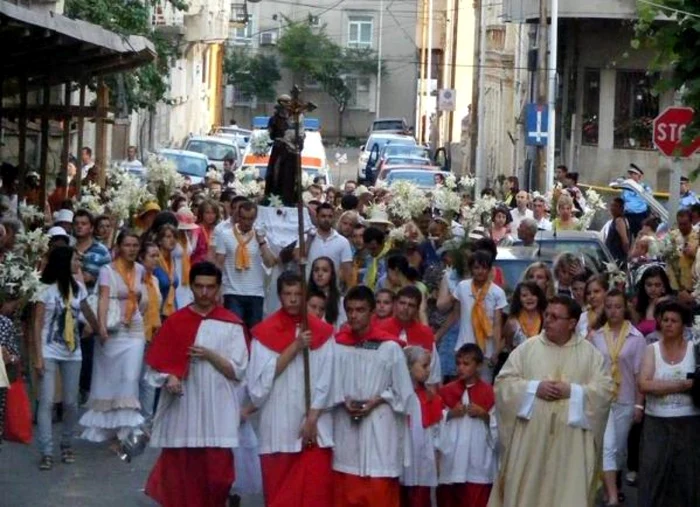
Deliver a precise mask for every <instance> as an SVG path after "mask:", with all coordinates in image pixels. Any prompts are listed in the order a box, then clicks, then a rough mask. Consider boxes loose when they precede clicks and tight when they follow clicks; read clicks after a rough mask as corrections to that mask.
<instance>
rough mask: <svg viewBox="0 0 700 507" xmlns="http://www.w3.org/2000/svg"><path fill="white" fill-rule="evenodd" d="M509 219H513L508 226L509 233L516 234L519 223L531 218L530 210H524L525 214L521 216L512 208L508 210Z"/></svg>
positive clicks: (518, 211) (516, 209) (517, 210)
mask: <svg viewBox="0 0 700 507" xmlns="http://www.w3.org/2000/svg"><path fill="white" fill-rule="evenodd" d="M510 217H511V218H512V219H513V221H512V222H511V224H510V231H511V233H513V234H516V232H517V230H518V227H519V226H520V222H522V221H523V220H524V219H526V218H532V210H531V209H526V210H525V213H522V214H521V213H520V210H519V209H518V208H513V209H512V210H510Z"/></svg>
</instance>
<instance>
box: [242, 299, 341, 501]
mask: <svg viewBox="0 0 700 507" xmlns="http://www.w3.org/2000/svg"><path fill="white" fill-rule="evenodd" d="M300 324H301V317H299V316H295V315H290V314H289V313H287V312H286V311H284V310H279V311H277V312H275V313H273V314H272V315H270V316H269V317H268V318H267V319H265V320H264V321H262V322H261V323H260V324H258V325H257V326H255V327H254V328H253V330H252V333H251V334H252V335H253V337H254V338H255V339H256V340H258V341H259V342H260V343H261V344H262V345H264V346H265V347H266V348H268V349H270V350H272V351H274V352H276V353H278V354H281V353H282V352H284V350H285V349H286V348H287V347H289V345H291V343H292V342H293V341H294V340H295V339H296V330H297V326H299V325H300ZM308 327H309V330H310V331H311V336H312V338H311V345H310V347H309V348H310V349H311V350H312V351H313V350H316V349H318V348H320V347H322V346H323V345H324V344H325V343H326V342H327V341H328V339H329V338H330V337H331V336H333V326H332V325H330V324H327V323H326V322H324V321H322V320H321V319H319V318H317V317H315V316H313V315H308ZM311 380H312V382H313V379H311ZM332 465H333V450H332V449H330V448H326V449H324V448H320V447H318V446H317V445H313V446H311V447H304V448H302V451H301V452H276V453H271V454H261V455H260V467H261V469H262V476H263V492H264V494H265V506H266V507H330V506H331V505H333V503H332V499H333V474H332Z"/></svg>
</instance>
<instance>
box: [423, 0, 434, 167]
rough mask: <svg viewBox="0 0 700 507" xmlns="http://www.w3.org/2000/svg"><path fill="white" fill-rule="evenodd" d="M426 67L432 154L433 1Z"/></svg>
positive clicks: (427, 109)
mask: <svg viewBox="0 0 700 507" xmlns="http://www.w3.org/2000/svg"><path fill="white" fill-rule="evenodd" d="M426 66H427V67H428V69H427V75H428V98H427V99H426V104H427V106H428V107H427V108H426V110H425V118H426V120H425V127H426V132H427V135H426V136H425V137H426V139H427V141H428V145H429V146H430V152H431V153H433V150H434V148H435V147H434V146H433V139H431V137H432V133H433V128H432V124H431V119H432V117H433V112H434V110H433V106H432V104H433V0H428V58H427V63H426Z"/></svg>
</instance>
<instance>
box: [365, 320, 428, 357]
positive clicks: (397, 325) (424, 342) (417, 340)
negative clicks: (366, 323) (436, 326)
mask: <svg viewBox="0 0 700 507" xmlns="http://www.w3.org/2000/svg"><path fill="white" fill-rule="evenodd" d="M378 325H379V327H380V328H381V329H384V330H385V331H388V332H389V333H390V334H392V335H394V336H400V335H401V331H404V330H405V331H406V337H407V339H408V342H407V343H406V345H407V346H418V347H423V348H424V349H425V350H427V351H428V352H432V351H433V346H434V345H435V333H433V330H432V329H430V327H429V326H426V325H425V324H422V323H420V322H418V321H417V320H415V321H413V322H411V323H410V324H408V325H404V324H403V323H402V322H401V321H400V320H399V319H397V318H396V317H391V318H389V319H384V320H382V321H381V322H380V323H379V324H378Z"/></svg>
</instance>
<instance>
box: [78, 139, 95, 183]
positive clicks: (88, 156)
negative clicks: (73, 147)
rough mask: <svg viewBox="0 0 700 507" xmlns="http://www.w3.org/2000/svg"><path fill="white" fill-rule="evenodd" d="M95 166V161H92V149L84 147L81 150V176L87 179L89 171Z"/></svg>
mask: <svg viewBox="0 0 700 507" xmlns="http://www.w3.org/2000/svg"><path fill="white" fill-rule="evenodd" d="M94 166H95V161H94V160H92V148H90V147H89V146H83V148H82V149H81V150H80V174H81V177H82V178H85V177H87V175H88V171H89V170H90V169H91V168H92V167H94Z"/></svg>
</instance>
